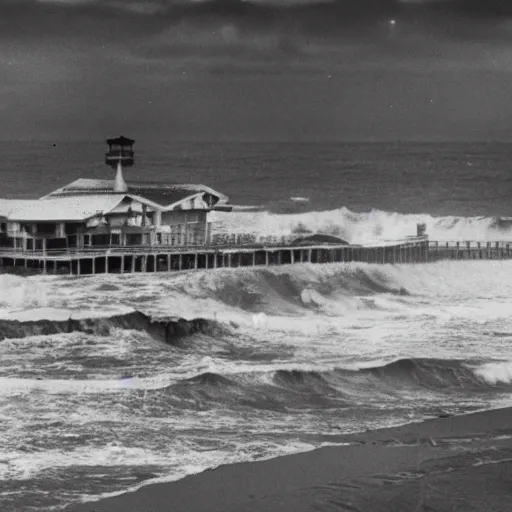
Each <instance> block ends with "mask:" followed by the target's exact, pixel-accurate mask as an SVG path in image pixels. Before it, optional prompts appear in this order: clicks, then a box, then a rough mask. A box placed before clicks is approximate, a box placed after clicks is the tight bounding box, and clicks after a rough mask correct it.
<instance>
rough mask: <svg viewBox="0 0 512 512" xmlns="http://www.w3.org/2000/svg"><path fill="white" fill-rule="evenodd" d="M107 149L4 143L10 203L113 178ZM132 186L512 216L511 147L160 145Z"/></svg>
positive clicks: (142, 145)
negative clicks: (170, 185) (144, 183)
mask: <svg viewBox="0 0 512 512" xmlns="http://www.w3.org/2000/svg"><path fill="white" fill-rule="evenodd" d="M105 149H106V145H104V144H103V143H102V141H99V142H98V143H97V144H92V143H68V144H59V145H58V146H57V147H52V146H51V145H49V144H41V143H5V142H4V143H0V150H1V154H2V162H1V163H0V177H1V178H2V194H1V195H2V196H4V197H11V196H12V197H38V196H39V195H42V194H45V193H48V192H50V191H51V190H54V189H55V188H58V187H59V186H62V185H63V184H65V183H68V182H70V181H72V180H74V179H76V178H80V177H91V178H105V177H109V176H110V177H111V176H112V171H111V170H110V169H109V168H108V167H107V166H105V165H104V164H103V155H104V152H105ZM135 149H136V158H137V160H136V165H135V167H133V168H132V169H130V170H129V171H127V172H126V178H127V179H129V178H130V177H132V178H133V179H134V180H138V179H147V180H158V181H169V182H176V183H203V184H207V185H210V186H212V187H213V188H215V189H218V190H219V191H221V192H223V193H225V194H227V195H229V196H230V197H231V198H232V201H233V202H234V203H235V204H246V205H262V204H263V205H264V206H265V207H266V208H268V207H271V208H272V207H273V208H274V209H277V210H278V211H279V210H280V209H283V208H284V209H286V207H287V206H288V207H289V206H290V205H287V204H286V202H287V200H288V199H289V198H290V197H306V198H308V199H309V200H310V202H309V204H308V205H307V206H306V208H307V209H309V210H319V211H321V210H331V209H336V208H340V207H341V206H345V207H346V208H348V209H350V210H354V211H358V212H361V211H368V210H370V209H372V208H374V209H379V210H385V211H391V212H400V213H428V214H432V215H435V216H439V215H454V216H508V215H512V207H511V206H510V201H509V197H510V194H511V192H512V173H511V171H512V168H511V164H510V162H511V161H512V145H511V144H484V143H482V144H474V143H473V144H462V143H461V144H410V143H407V144H341V143H340V144H332V143H330V144H294V143H293V144H292V143H289V144H285V143H280V144H278V143H276V144H271V145H270V144H264V145H263V144H256V143H254V144H242V143H232V144H213V143H212V144H205V143H172V142H170V143H169V144H162V143H160V144H155V143H153V142H152V141H144V140H140V141H137V142H136V144H135Z"/></svg>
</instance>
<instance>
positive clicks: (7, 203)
mask: <svg viewBox="0 0 512 512" xmlns="http://www.w3.org/2000/svg"><path fill="white" fill-rule="evenodd" d="M134 142H135V141H134V140H132V139H128V138H126V137H124V136H121V137H118V138H115V139H108V140H107V144H108V146H109V151H108V152H107V154H106V156H105V162H106V163H107V165H109V166H110V167H112V168H114V169H115V170H116V175H115V178H114V179H105V180H99V179H84V178H80V179H77V180H75V181H73V182H72V183H69V184H67V185H65V186H63V187H61V188H59V189H57V190H55V191H53V192H51V193H49V194H47V195H45V196H44V197H42V198H40V199H34V200H9V199H0V247H4V248H13V249H18V250H22V251H42V252H48V251H55V250H65V249H78V250H80V249H93V248H102V247H103V248H104V247H109V248H110V247H137V246H160V245H163V246H175V247H178V246H180V247H181V246H201V245H206V244H208V243H209V241H210V239H211V223H210V222H209V218H208V213H209V212H211V211H213V210H215V209H218V210H224V211H229V210H230V208H231V207H230V206H229V205H228V204H227V201H228V198H227V196H225V195H223V194H221V193H219V192H216V191H215V190H213V189H211V188H210V187H206V186H204V185H174V184H169V183H145V182H130V181H125V178H124V168H125V167H131V166H132V165H133V164H134V151H133V144H134Z"/></svg>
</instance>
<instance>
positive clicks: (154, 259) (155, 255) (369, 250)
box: [0, 239, 512, 275]
mask: <svg viewBox="0 0 512 512" xmlns="http://www.w3.org/2000/svg"><path fill="white" fill-rule="evenodd" d="M504 259H512V242H510V243H509V242H466V241H464V242H461V241H457V242H436V241H429V240H425V239H411V240H408V241H401V242H396V243H386V244H380V245H375V246H356V245H311V246H287V245H282V246H254V245H251V246H237V247H212V246H202V247H168V246H140V247H108V248H105V247H103V248H94V249H87V250H83V249H81V250H71V249H68V250H65V251H52V252H44V253H43V252H36V251H20V250H13V249H5V248H2V249H0V268H2V269H3V271H4V272H13V273H18V272H21V273H23V272H27V273H42V274H67V275H94V274H124V273H127V274H133V273H140V272H175V271H182V270H193V269H217V268H235V267H269V266H274V265H290V264H296V263H316V264H321V263H349V262H364V263H372V264H386V263H387V264H404V263H429V262H436V261H440V260H504Z"/></svg>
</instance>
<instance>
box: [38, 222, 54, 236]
mask: <svg viewBox="0 0 512 512" xmlns="http://www.w3.org/2000/svg"><path fill="white" fill-rule="evenodd" d="M56 229H57V225H56V224H55V223H54V222H50V223H48V224H46V223H45V224H36V230H37V234H39V235H54V234H55V231H56Z"/></svg>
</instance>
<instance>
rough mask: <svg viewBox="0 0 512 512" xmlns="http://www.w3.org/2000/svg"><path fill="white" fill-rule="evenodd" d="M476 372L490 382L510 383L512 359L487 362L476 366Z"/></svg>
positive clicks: (511, 380)
mask: <svg viewBox="0 0 512 512" xmlns="http://www.w3.org/2000/svg"><path fill="white" fill-rule="evenodd" d="M474 372H475V374H476V375H478V376H479V377H481V378H483V379H484V380H485V381H486V382H488V383H489V384H492V385H496V384H498V383H499V382H501V383H504V384H509V383H511V382H512V361H504V362H496V363H487V364H484V365H482V366H480V367H479V368H476V369H475V370H474Z"/></svg>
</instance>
